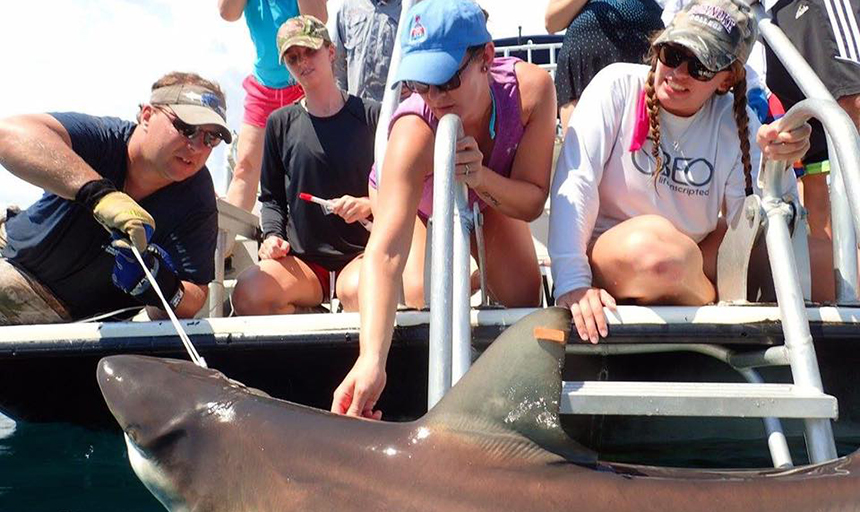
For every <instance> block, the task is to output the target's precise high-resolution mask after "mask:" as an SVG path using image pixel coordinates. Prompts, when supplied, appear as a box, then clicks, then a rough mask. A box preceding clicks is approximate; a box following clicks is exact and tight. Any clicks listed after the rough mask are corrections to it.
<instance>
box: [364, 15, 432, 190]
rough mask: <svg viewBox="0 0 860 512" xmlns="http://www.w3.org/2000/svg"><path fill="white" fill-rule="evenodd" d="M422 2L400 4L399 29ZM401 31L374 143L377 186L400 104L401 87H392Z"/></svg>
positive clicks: (396, 66)
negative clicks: (413, 7)
mask: <svg viewBox="0 0 860 512" xmlns="http://www.w3.org/2000/svg"><path fill="white" fill-rule="evenodd" d="M420 1H421V0H403V1H402V2H401V4H400V21H399V25H398V26H399V27H405V26H406V24H407V20H408V19H409V10H410V9H412V6H413V5H414V4H416V3H418V2H420ZM400 54H401V50H400V31H399V30H396V31H395V35H394V49H393V50H392V51H391V63H390V64H389V65H388V76H387V77H386V79H385V92H384V93H383V95H382V105H381V108H380V111H379V122H378V123H377V125H376V135H375V137H374V143H373V155H374V160H375V163H376V182H377V186H378V185H379V184H381V183H382V171H383V167H384V165H383V164H384V163H385V149H386V147H388V125H389V124H390V123H391V116H393V115H394V111H395V110H397V105H399V104H400V87H401V84H400V83H398V84H397V86H396V87H394V88H392V87H391V86H392V85H393V83H394V77H395V76H397V70H398V69H400V59H401V55H400Z"/></svg>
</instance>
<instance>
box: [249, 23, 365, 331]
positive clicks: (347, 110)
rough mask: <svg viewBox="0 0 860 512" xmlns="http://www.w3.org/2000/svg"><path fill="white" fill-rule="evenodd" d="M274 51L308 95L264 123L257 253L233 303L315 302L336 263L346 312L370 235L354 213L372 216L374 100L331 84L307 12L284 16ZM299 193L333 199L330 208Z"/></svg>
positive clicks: (294, 305) (324, 45)
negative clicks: (369, 179) (370, 181)
mask: <svg viewBox="0 0 860 512" xmlns="http://www.w3.org/2000/svg"><path fill="white" fill-rule="evenodd" d="M278 49H279V51H280V53H281V60H282V61H283V62H285V63H286V65H287V67H288V68H289V70H290V73H291V74H292V75H293V76H294V77H296V80H298V82H299V84H301V86H302V87H303V88H304V90H305V95H306V99H305V100H304V101H302V102H301V103H300V104H295V105H291V106H289V107H284V108H282V109H280V110H278V111H276V112H274V113H273V114H272V115H271V116H270V117H269V121H268V123H267V124H266V138H265V143H264V148H263V170H262V179H261V194H260V202H261V203H262V205H263V206H262V223H263V238H264V241H263V245H262V247H260V253H259V254H260V260H261V261H260V264H259V265H258V266H256V267H253V268H250V269H248V270H246V271H245V272H243V273H242V274H241V275H240V276H239V279H238V282H237V283H236V290H235V291H234V293H233V307H234V308H235V310H236V313H238V314H241V315H253V314H257V315H265V314H288V313H294V312H296V310H297V309H304V308H309V307H313V306H317V305H319V304H320V303H321V302H322V301H323V300H324V299H325V298H326V297H328V295H329V290H330V286H331V283H330V282H329V272H330V271H334V272H336V273H337V274H338V277H337V279H336V291H337V296H338V298H339V299H340V301H341V304H343V306H344V309H347V310H353V311H354V310H357V309H358V272H359V268H360V266H361V265H360V261H361V253H362V252H363V251H364V246H365V244H366V243H367V238H368V231H367V229H365V227H364V225H367V223H366V222H363V223H360V222H358V221H360V220H363V219H365V218H366V217H368V216H369V215H370V200H369V199H368V198H367V176H368V173H369V172H370V168H371V166H372V164H373V137H374V133H375V131H376V123H377V121H378V119H379V104H378V103H375V102H371V101H366V100H362V99H360V98H358V97H355V96H349V95H347V94H346V93H345V92H343V91H341V90H340V89H338V88H337V85H336V83H335V79H334V72H333V62H334V57H335V48H334V46H333V45H332V43H331V40H330V39H329V35H328V31H327V30H326V27H325V25H323V24H322V22H320V21H319V20H317V19H316V18H314V17H313V16H298V17H295V18H291V19H289V20H287V21H286V22H285V23H284V25H283V26H281V28H280V30H279V31H278ZM302 194H309V195H312V196H315V197H319V198H322V199H329V200H332V201H333V203H334V204H333V214H331V215H327V214H326V212H325V211H324V210H323V209H322V208H320V205H318V204H314V203H311V202H308V201H305V200H302ZM305 197H307V196H305Z"/></svg>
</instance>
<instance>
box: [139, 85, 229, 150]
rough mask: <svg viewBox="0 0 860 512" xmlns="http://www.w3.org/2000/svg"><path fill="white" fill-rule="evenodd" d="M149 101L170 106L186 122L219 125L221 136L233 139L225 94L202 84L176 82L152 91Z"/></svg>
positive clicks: (226, 139) (227, 140)
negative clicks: (229, 126)
mask: <svg viewBox="0 0 860 512" xmlns="http://www.w3.org/2000/svg"><path fill="white" fill-rule="evenodd" d="M149 103H150V104H151V105H166V106H168V107H170V110H172V111H173V112H174V113H175V114H176V117H178V118H179V119H180V120H182V122H183V123H186V124H190V125H202V124H214V125H217V126H218V132H219V133H220V134H221V138H222V139H224V141H225V142H226V143H227V144H229V143H230V142H232V140H233V136H232V135H231V133H230V128H228V127H227V105H226V104H225V102H224V95H223V94H219V93H217V92H215V91H213V90H211V89H209V88H207V87H203V86H200V85H193V84H175V85H168V86H165V87H159V88H158V89H156V90H154V91H152V96H151V97H150V98H149Z"/></svg>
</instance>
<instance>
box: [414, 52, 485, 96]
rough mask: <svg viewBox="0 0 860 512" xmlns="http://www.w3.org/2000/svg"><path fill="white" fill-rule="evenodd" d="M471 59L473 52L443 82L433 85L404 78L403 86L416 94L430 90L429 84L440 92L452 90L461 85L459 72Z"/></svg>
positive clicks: (463, 69) (473, 56)
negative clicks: (452, 74)
mask: <svg viewBox="0 0 860 512" xmlns="http://www.w3.org/2000/svg"><path fill="white" fill-rule="evenodd" d="M473 60H475V55H474V54H473V55H469V58H468V59H466V63H465V64H463V65H462V66H460V69H458V70H457V72H456V73H454V76H452V77H451V78H450V79H449V80H448V81H447V82H445V83H444V84H439V85H433V84H425V83H424V82H418V81H417V80H404V81H403V86H404V87H406V88H407V89H409V90H410V91H412V92H416V93H418V94H427V93H428V92H430V87H431V85H432V86H433V87H435V88H437V89H439V90H440V91H442V92H448V91H453V90H454V89H457V88H458V87H460V85H461V82H460V74H461V73H463V71H465V70H466V67H467V66H468V65H469V63H471V62H472V61H473Z"/></svg>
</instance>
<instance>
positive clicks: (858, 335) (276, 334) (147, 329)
mask: <svg viewBox="0 0 860 512" xmlns="http://www.w3.org/2000/svg"><path fill="white" fill-rule="evenodd" d="M534 310H535V309H534V308H511V309H504V308H487V309H478V308H473V309H472V310H471V324H472V329H473V337H474V343H475V345H476V346H478V348H483V347H485V346H486V345H487V344H489V343H490V342H491V341H492V340H493V339H495V337H496V336H497V335H498V334H499V333H501V332H502V331H503V330H504V329H505V328H506V327H508V326H510V325H512V324H513V323H515V322H516V321H517V320H519V319H520V318H522V317H524V316H525V315H527V314H529V313H531V312H532V311H534ZM605 311H606V314H607V321H608V324H609V330H610V334H609V337H608V338H606V339H603V340H601V343H604V344H614V343H641V342H647V343H710V344H731V345H744V344H754V345H762V344H771V345H777V344H780V343H781V341H782V336H783V334H782V325H781V322H780V317H779V308H777V307H776V306H763V305H710V306H701V307H681V306H653V307H643V306H618V309H617V311H614V312H613V311H610V310H608V309H607V310H605ZM806 312H807V315H808V317H809V322H810V327H811V332H812V336H813V338H814V339H816V340H819V339H839V340H843V341H849V340H854V339H857V340H860V308H858V307H833V306H823V307H807V308H806ZM180 322H181V324H182V326H183V328H184V329H185V330H186V332H187V334H188V335H189V337H190V338H191V339H192V341H193V342H195V346H197V345H198V344H199V347H200V348H202V349H204V351H205V349H206V348H207V347H211V346H228V345H235V346H246V347H251V346H254V345H258V344H272V343H274V344H283V345H294V344H318V343H328V344H335V345H342V344H345V345H357V343H358V333H359V329H360V321H359V315H358V313H336V314H331V313H318V314H297V315H272V316H245V317H242V316H240V317H232V318H201V319H188V320H181V321H180ZM395 322H396V327H395V334H394V341H393V343H394V344H397V343H399V342H420V341H421V340H418V339H416V337H417V336H420V334H421V332H423V331H425V330H428V329H429V324H430V313H429V311H426V310H424V311H399V312H398V313H397V316H396V320H395ZM573 336H575V334H574V335H573ZM425 337H426V336H425ZM159 340H160V341H159ZM423 341H424V342H425V344H426V339H425V340H423ZM574 341H575V340H569V343H573V342H574ZM164 344H175V345H176V348H177V349H180V350H181V349H182V347H181V344H180V342H179V340H178V336H177V335H176V331H175V329H174V327H173V325H172V324H171V323H170V321H168V320H162V321H149V322H92V323H68V324H48V325H22V326H7V327H0V361H2V360H3V359H6V358H9V357H26V356H38V355H40V354H42V355H51V354H54V355H59V354H61V353H67V352H79V351H89V350H93V351H99V352H101V351H107V352H113V351H114V350H117V349H120V350H122V349H133V348H136V347H138V348H146V347H150V348H156V346H162V347H164V348H167V347H166V346H165V345H164Z"/></svg>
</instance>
